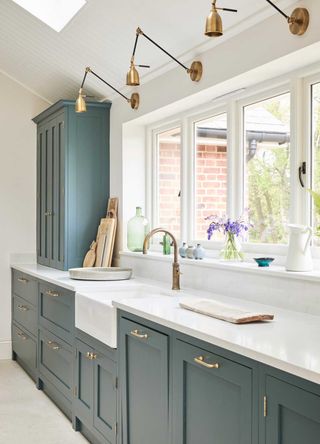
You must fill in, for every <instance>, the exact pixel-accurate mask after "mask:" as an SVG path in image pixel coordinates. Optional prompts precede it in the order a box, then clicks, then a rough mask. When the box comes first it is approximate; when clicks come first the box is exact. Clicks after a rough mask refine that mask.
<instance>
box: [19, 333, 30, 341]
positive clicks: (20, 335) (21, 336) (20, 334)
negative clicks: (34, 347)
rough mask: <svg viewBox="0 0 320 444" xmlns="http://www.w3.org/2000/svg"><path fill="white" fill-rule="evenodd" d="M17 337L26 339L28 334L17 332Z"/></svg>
mask: <svg viewBox="0 0 320 444" xmlns="http://www.w3.org/2000/svg"><path fill="white" fill-rule="evenodd" d="M17 334H18V336H19V338H21V339H22V340H23V341H26V340H27V339H28V336H26V335H24V334H23V333H17Z"/></svg>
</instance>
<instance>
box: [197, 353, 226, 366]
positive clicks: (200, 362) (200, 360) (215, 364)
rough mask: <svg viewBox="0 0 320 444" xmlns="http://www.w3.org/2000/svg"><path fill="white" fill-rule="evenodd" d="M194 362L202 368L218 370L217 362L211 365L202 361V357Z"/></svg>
mask: <svg viewBox="0 0 320 444" xmlns="http://www.w3.org/2000/svg"><path fill="white" fill-rule="evenodd" d="M194 362H196V363H197V364H200V365H202V366H203V367H206V368H220V364H218V363H217V362H215V363H213V364H209V363H208V362H206V361H205V360H204V357H203V356H199V357H197V358H194Z"/></svg>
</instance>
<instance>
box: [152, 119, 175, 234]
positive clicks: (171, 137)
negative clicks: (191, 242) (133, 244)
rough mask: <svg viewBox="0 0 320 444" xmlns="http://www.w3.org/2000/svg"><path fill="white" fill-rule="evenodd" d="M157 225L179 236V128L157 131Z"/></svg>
mask: <svg viewBox="0 0 320 444" xmlns="http://www.w3.org/2000/svg"><path fill="white" fill-rule="evenodd" d="M156 140H157V164H158V180H157V182H158V183H157V190H158V199H157V201H158V211H157V213H158V214H157V219H158V225H159V226H161V227H162V228H166V229H167V230H169V231H170V232H172V234H173V235H174V236H176V237H177V238H180V194H181V193H180V190H181V184H180V163H181V152H180V148H181V129H180V128H179V127H177V128H173V129H170V130H168V131H164V132H161V133H158V134H157V136H156Z"/></svg>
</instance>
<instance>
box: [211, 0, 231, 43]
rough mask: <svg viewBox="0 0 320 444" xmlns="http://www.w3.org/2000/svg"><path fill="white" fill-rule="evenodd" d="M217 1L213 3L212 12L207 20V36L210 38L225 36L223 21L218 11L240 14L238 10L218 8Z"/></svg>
mask: <svg viewBox="0 0 320 444" xmlns="http://www.w3.org/2000/svg"><path fill="white" fill-rule="evenodd" d="M216 3H217V0H213V1H212V8H211V12H210V14H209V15H208V17H207V20H206V29H205V31H204V33H205V35H206V36H208V37H221V36H222V35H223V25H222V19H221V16H220V14H219V13H218V11H228V12H238V10H237V9H230V8H218V7H217V5H216Z"/></svg>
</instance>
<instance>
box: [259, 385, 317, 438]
mask: <svg viewBox="0 0 320 444" xmlns="http://www.w3.org/2000/svg"><path fill="white" fill-rule="evenodd" d="M266 394H267V400H268V410H267V417H266V444H301V443H307V444H319V442H320V396H317V395H315V394H313V393H310V392H307V391H305V390H303V389H301V388H299V387H295V386H293V385H291V384H288V383H285V382H284V381H280V380H278V379H276V378H274V377H271V376H267V379H266Z"/></svg>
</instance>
